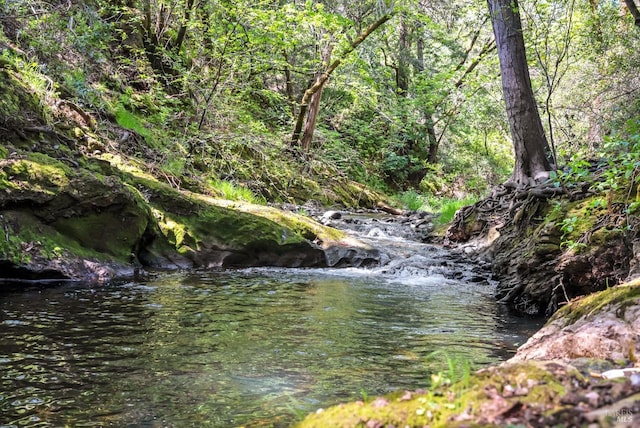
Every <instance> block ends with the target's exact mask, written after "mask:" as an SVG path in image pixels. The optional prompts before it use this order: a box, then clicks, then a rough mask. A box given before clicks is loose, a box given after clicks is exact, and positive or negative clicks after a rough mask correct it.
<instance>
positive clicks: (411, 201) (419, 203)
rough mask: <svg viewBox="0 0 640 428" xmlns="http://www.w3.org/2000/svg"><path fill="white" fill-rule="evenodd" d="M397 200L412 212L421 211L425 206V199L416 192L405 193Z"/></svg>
mask: <svg viewBox="0 0 640 428" xmlns="http://www.w3.org/2000/svg"><path fill="white" fill-rule="evenodd" d="M396 198H397V200H398V202H400V204H402V206H403V207H404V208H406V209H408V210H411V211H418V210H421V209H422V208H423V207H424V205H425V200H424V198H423V197H422V195H420V194H419V193H418V192H416V191H415V190H407V191H404V192H402V193H400V194H399V195H398V196H397V197H396Z"/></svg>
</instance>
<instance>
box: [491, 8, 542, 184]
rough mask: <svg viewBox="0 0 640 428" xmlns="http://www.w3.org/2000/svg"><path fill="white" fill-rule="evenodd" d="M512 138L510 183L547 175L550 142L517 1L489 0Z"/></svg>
mask: <svg viewBox="0 0 640 428" xmlns="http://www.w3.org/2000/svg"><path fill="white" fill-rule="evenodd" d="M487 3H488V5H489V12H490V14H491V21H492V23H493V32H494V34H495V37H496V45H497V48H498V58H499V60H500V70H501V74H502V89H503V92H504V100H505V104H506V109H507V117H508V119H509V127H510V129H511V138H512V139H513V148H514V152H515V166H514V171H513V177H512V180H511V181H512V184H514V185H517V186H527V185H531V184H533V183H534V182H536V181H539V180H543V179H545V178H547V177H548V171H549V170H550V169H551V165H550V163H549V159H548V154H549V145H548V143H547V138H546V136H545V133H544V128H543V127H542V121H541V120H540V115H539V113H538V107H537V105H536V100H535V97H534V95H533V89H532V88H531V78H530V76H529V68H528V66H527V58H526V52H525V47H524V37H523V35H522V25H521V22H520V14H519V11H518V2H517V0H488V1H487Z"/></svg>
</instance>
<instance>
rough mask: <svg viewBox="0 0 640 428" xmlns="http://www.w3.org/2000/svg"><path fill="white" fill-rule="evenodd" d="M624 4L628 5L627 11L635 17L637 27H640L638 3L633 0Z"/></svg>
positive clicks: (625, 0)
mask: <svg viewBox="0 0 640 428" xmlns="http://www.w3.org/2000/svg"><path fill="white" fill-rule="evenodd" d="M624 4H626V5H627V9H629V12H630V13H631V16H633V19H634V22H635V24H636V26H638V27H640V10H638V6H636V3H635V2H634V1H633V0H624Z"/></svg>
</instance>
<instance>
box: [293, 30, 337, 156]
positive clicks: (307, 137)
mask: <svg viewBox="0 0 640 428" xmlns="http://www.w3.org/2000/svg"><path fill="white" fill-rule="evenodd" d="M332 51H333V42H331V41H330V42H329V43H327V45H326V46H325V47H324V49H323V51H322V63H323V64H329V62H330V61H331V52H332ZM320 78H322V75H321V74H318V75H317V76H316V79H320ZM323 89H324V85H322V86H321V87H320V89H318V90H317V91H316V93H314V94H313V95H312V96H311V100H309V108H308V111H307V120H306V122H305V124H304V131H303V133H302V138H301V139H300V145H301V146H302V150H304V151H305V152H308V151H309V149H310V148H311V141H312V140H313V133H314V131H315V129H316V124H317V123H318V113H320V100H321V99H322V91H323Z"/></svg>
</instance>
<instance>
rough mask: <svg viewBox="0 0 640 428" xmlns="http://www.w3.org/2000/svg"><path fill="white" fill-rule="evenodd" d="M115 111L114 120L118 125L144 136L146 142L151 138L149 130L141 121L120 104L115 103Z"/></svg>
mask: <svg viewBox="0 0 640 428" xmlns="http://www.w3.org/2000/svg"><path fill="white" fill-rule="evenodd" d="M115 113H116V122H117V123H118V125H120V126H122V127H123V128H125V129H129V130H131V131H134V132H135V133H137V134H139V135H141V136H142V137H144V138H145V140H147V142H149V140H150V139H151V132H150V131H149V130H148V129H147V128H146V127H145V126H144V125H143V124H142V122H141V121H140V119H138V117H137V116H136V115H134V114H133V113H131V112H130V111H128V110H127V109H126V107H125V106H124V105H122V104H118V105H117V107H116V111H115Z"/></svg>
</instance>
